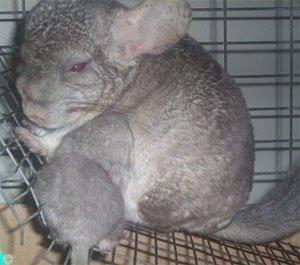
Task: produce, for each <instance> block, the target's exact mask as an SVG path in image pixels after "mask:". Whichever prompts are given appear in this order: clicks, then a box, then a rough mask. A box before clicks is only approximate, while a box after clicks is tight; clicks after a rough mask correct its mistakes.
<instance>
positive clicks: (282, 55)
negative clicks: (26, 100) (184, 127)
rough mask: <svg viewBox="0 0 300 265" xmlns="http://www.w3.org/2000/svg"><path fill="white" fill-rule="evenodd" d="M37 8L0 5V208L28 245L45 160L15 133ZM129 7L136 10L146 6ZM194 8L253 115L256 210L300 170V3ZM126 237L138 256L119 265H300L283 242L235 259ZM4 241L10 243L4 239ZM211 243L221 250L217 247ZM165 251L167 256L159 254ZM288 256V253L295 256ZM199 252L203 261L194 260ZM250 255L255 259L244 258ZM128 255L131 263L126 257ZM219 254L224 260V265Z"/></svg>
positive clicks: (157, 238) (209, 249) (229, 1)
mask: <svg viewBox="0 0 300 265" xmlns="http://www.w3.org/2000/svg"><path fill="white" fill-rule="evenodd" d="M37 2H38V1H37V0H0V115H1V116H0V143H1V145H0V202H2V203H4V204H3V205H5V206H9V208H10V211H11V212H12V214H13V215H14V217H13V218H15V219H16V220H17V224H19V225H20V233H21V239H22V240H25V244H26V236H28V234H26V233H25V232H24V230H26V226H25V224H27V223H28V221H31V220H34V219H36V218H37V216H38V215H39V212H36V211H32V212H30V214H28V215H26V214H23V212H22V211H23V208H24V205H30V206H31V205H32V207H33V208H34V207H35V206H34V198H32V196H30V194H31V186H30V182H31V180H32V175H33V174H34V173H35V172H36V170H37V169H38V168H39V166H40V165H41V164H42V163H43V160H42V159H41V158H40V157H36V156H34V155H33V154H30V153H28V150H27V149H26V148H24V147H23V146H22V145H21V144H20V143H19V142H18V141H17V140H16V139H15V136H14V131H13V130H14V127H15V126H16V125H17V124H19V123H20V115H21V106H20V100H19V98H18V95H17V93H16V91H15V87H14V81H15V75H16V72H17V69H16V67H15V65H16V61H15V57H14V54H15V51H16V50H17V49H18V48H19V44H20V36H21V31H20V29H21V28H22V24H23V23H24V19H25V18H26V10H30V8H31V7H32V6H33V5H34V4H35V3H37ZM123 2H124V3H125V4H128V5H133V4H135V3H138V2H139V1H123ZM190 2H191V6H192V8H193V23H192V25H191V27H190V34H191V35H192V36H193V37H194V38H196V39H197V40H198V41H200V42H201V44H202V45H204V47H205V48H206V49H208V50H209V51H210V52H211V54H212V55H213V56H214V57H215V58H216V59H217V60H218V61H219V62H220V63H221V64H222V65H223V67H224V68H225V70H226V71H227V72H228V73H230V75H232V76H233V77H234V79H235V80H236V82H237V83H238V84H239V86H240V87H241V89H242V92H243V94H244V96H245V99H246V102H247V105H248V107H249V109H250V113H251V118H252V122H253V125H254V130H255V140H256V142H255V144H256V161H255V162H256V163H255V179H254V188H253V192H252V193H251V198H250V200H249V203H255V201H256V200H257V199H259V198H260V197H261V196H263V194H265V193H266V191H267V190H268V189H269V188H271V187H272V186H273V185H274V183H276V182H277V181H280V180H281V178H282V177H284V176H286V175H287V174H289V172H291V170H292V166H293V165H299V160H300V1H295V0H294V1H293V0H261V1H256V0H251V1H250V0H249V1H245V0H214V1H208V0H207V1H205V0H203V1H202V0H198V1H197V0H194V1H190ZM16 32H17V34H16ZM19 32H20V33H19ZM20 203H21V204H22V205H20ZM18 207H21V208H18ZM34 209H36V208H34ZM0 217H1V216H0ZM0 224H1V218H0ZM2 227H3V225H2ZM126 231H127V236H126V238H127V239H128V240H127V241H126V240H125V243H124V244H123V245H124V246H122V247H124V249H126V245H127V243H128V242H129V243H128V244H129V245H130V249H131V250H132V251H133V252H130V253H131V254H124V253H123V254H120V255H119V258H120V259H121V260H122V261H123V262H124V263H122V261H120V262H121V263H116V264H127V263H128V264H223V263H219V262H221V261H222V262H228V264H267V261H266V260H267V259H270V260H271V261H272V262H273V264H300V261H299V259H300V258H299V256H300V255H299V250H298V249H297V246H293V248H291V249H290V246H289V245H287V247H286V246H285V245H280V244H282V243H278V244H279V246H278V245H276V248H275V249H274V248H273V247H274V246H267V247H266V250H264V251H265V252H262V253H263V254H261V251H262V250H261V249H257V248H255V247H249V249H248V250H245V249H244V248H243V247H241V246H236V245H234V251H236V252H235V253H231V248H230V246H229V247H228V245H226V244H225V246H227V248H229V249H230V250H228V249H227V250H226V248H223V246H224V245H222V244H223V243H219V242H217V241H216V242H215V241H209V240H207V241H206V239H199V240H200V243H194V240H196V241H197V240H198V239H194V238H193V237H189V236H183V238H181V237H179V238H178V237H177V235H174V234H171V235H168V236H166V235H159V234H157V233H156V232H154V231H152V230H147V229H146V230H145V229H142V228H135V227H134V228H132V227H128V229H127V230H126ZM24 235H25V236H24ZM141 236H142V237H141ZM144 236H145V238H147V240H146V241H147V242H146V243H145V242H144ZM141 238H142V239H141ZM142 241H143V242H142ZM0 242H1V244H2V245H3V244H5V243H3V242H2V241H1V237H0ZM126 242H127V243H126ZM141 242H142V244H140V243H141ZM197 242H198V241H197ZM298 243H299V245H298V246H300V242H298V239H297V240H296V245H297V244H298ZM160 244H163V247H161V245H160ZM212 244H217V247H213V246H212ZM140 246H142V247H140ZM145 246H147V248H146V247H145ZM176 246H178V248H179V249H184V251H185V252H184V253H185V254H182V256H180V255H179V253H180V251H178V250H177V249H176ZM139 247H140V248H141V249H142V250H141V249H139ZM144 247H145V249H144ZM245 248H246V247H245ZM0 249H1V245H0ZM161 249H163V253H164V254H161V255H160V254H159V251H160V250H161ZM216 249H218V251H216ZM236 249H237V250H236ZM278 249H279V250H278ZM285 249H288V250H287V251H288V252H287V253H288V254H286V252H285ZM51 250H52V247H51ZM141 251H142V252H143V253H144V254H145V255H146V254H147V253H148V254H149V253H151V255H150V256H151V258H148V259H149V260H148V261H143V260H142V258H141V259H139V258H138V255H139V254H140V252H141ZM239 251H240V252H239ZM276 251H279V252H280V253H285V254H278V255H279V256H280V257H279V256H276V253H277V252H276ZM125 252H126V251H125ZM198 252H200V254H201V255H199V257H197V258H195V253H196V254H197V253H198ZM245 252H246V253H248V254H249V253H250V254H251V255H253V256H251V257H250V258H248V257H247V256H246V258H245ZM126 253H127V252H126ZM132 253H133V254H132ZM237 253H238V254H237ZM253 253H254V254H253ZM255 253H256V254H255ZM126 255H127V258H124V256H126ZM218 255H219V256H221V257H223V259H222V258H221V259H220V261H219V260H218V258H216V257H218ZM231 255H232V259H231V258H230V257H231ZM240 255H241V257H239V258H236V256H240ZM261 255H262V257H260V256H261ZM115 256H116V257H118V255H117V254H116V253H115V255H112V257H115ZM146 256H147V255H146ZM162 256H163V258H162ZM200 256H201V257H200ZM215 256H216V257H215ZM271 256H273V258H270V257H271ZM281 256H283V258H282V257H281ZM213 257H214V258H213ZM254 257H255V258H254ZM274 257H275V258H274ZM297 257H298V259H297ZM143 258H144V257H143ZM181 258H182V260H184V261H181ZM290 259H291V260H292V261H291V260H290ZM124 260H126V262H127V263H125V261H124ZM224 260H225V261H224ZM255 260H256V261H255ZM49 262H50V261H49ZM110 262H111V263H112V261H110ZM276 262H278V263H276ZM22 264H24V265H27V264H26V263H22ZM37 264H39V263H37ZM41 264H42V263H41ZM45 264H47V263H45ZM224 264H225V263H224ZM270 264H271V263H270Z"/></svg>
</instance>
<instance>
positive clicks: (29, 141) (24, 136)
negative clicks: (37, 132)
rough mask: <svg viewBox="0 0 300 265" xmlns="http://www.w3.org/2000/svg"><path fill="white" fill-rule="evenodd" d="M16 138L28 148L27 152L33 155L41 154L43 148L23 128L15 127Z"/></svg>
mask: <svg viewBox="0 0 300 265" xmlns="http://www.w3.org/2000/svg"><path fill="white" fill-rule="evenodd" d="M15 135H16V137H17V138H18V139H19V140H20V141H21V142H22V143H24V145H25V146H27V147H28V149H29V151H30V152H32V153H35V154H42V150H43V147H42V145H41V143H40V141H39V139H38V138H37V137H36V136H34V135H33V134H32V133H31V132H30V131H29V130H27V129H26V128H24V127H19V126H18V127H16V129H15Z"/></svg>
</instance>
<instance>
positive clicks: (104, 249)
mask: <svg viewBox="0 0 300 265" xmlns="http://www.w3.org/2000/svg"><path fill="white" fill-rule="evenodd" d="M117 245H118V241H117V240H111V239H102V240H101V241H100V243H99V245H98V246H99V250H100V252H101V253H108V252H112V250H113V249H114V247H116V246H117Z"/></svg>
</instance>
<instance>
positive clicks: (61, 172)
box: [34, 116, 132, 265]
mask: <svg viewBox="0 0 300 265" xmlns="http://www.w3.org/2000/svg"><path fill="white" fill-rule="evenodd" d="M131 145H132V136H131V132H130V130H129V127H128V124H127V122H126V121H124V120H123V119H122V118H121V117H118V116H109V117H101V118H97V119H94V120H92V121H90V122H88V123H87V124H86V125H85V126H84V127H82V128H79V129H77V130H75V131H73V132H71V133H70V134H68V135H66V136H65V138H64V140H63V142H62V144H61V145H60V146H59V147H58V149H57V151H56V153H55V156H54V157H53V158H52V159H50V161H49V163H48V164H47V165H45V166H44V167H43V168H42V170H40V171H39V172H38V175H37V178H36V182H35V184H34V192H35V193H36V195H37V197H38V200H39V201H40V203H41V209H42V210H43V213H44V215H45V218H46V220H47V224H48V225H49V227H50V229H51V231H52V233H53V234H54V235H55V236H56V237H57V238H58V239H60V240H62V241H64V242H67V243H70V244H71V245H72V265H75V264H76V265H83V264H87V262H88V251H89V249H90V248H91V247H93V246H95V245H99V249H100V251H110V250H111V249H112V248H113V247H114V246H115V245H117V243H118V241H119V239H120V238H121V237H122V231H123V223H124V202H123V198H122V194H121V191H120V189H119V188H118V187H117V186H116V185H114V184H113V182H112V179H114V180H117V181H118V179H119V178H120V175H119V174H120V173H121V170H120V169H121V168H122V167H127V164H128V158H129V155H130V153H129V151H130V146H131ZM116 166H117V169H119V170H113V171H112V170H111V169H112V168H116ZM125 178H126V176H122V179H125Z"/></svg>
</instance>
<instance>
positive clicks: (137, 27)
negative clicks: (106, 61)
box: [111, 0, 191, 60]
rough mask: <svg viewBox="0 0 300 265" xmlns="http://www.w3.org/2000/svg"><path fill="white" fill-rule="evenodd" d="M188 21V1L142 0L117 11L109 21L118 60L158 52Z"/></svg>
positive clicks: (164, 47) (164, 48)
mask: <svg viewBox="0 0 300 265" xmlns="http://www.w3.org/2000/svg"><path fill="white" fill-rule="evenodd" d="M190 21H191V10H190V6H189V3H188V0H145V1H144V2H142V3H141V4H139V5H137V6H135V7H133V8H131V9H128V10H124V9H122V10H120V11H119V12H118V13H117V15H116V17H115V19H114V21H113V24H112V28H111V34H112V37H113V44H112V45H113V47H114V48H115V49H117V50H119V51H120V53H119V56H120V57H121V58H115V59H119V60H120V59H121V60H129V59H134V58H136V57H137V56H139V55H141V54H160V53H162V52H163V51H165V50H166V49H168V48H169V47H170V46H172V45H173V44H174V43H176V42H177V41H178V40H179V39H181V38H182V36H183V35H184V34H185V33H186V31H187V29H188V26H189V24H190Z"/></svg>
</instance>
